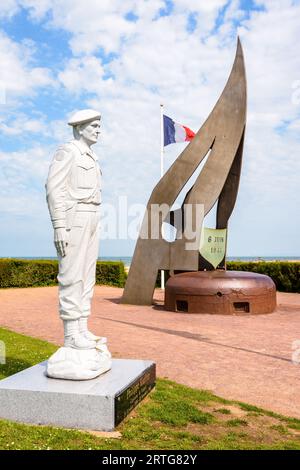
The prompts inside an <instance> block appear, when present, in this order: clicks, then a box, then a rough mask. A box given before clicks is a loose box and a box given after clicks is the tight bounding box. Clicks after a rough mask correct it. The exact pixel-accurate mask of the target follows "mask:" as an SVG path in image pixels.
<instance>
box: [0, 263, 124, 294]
mask: <svg viewBox="0 0 300 470" xmlns="http://www.w3.org/2000/svg"><path fill="white" fill-rule="evenodd" d="M57 274H58V262H57V261H56V260H21V259H11V258H7V259H6V258H2V259H0V288H5V287H38V286H54V285H56V284H57V279H56V278H57ZM125 280H126V273H125V270H124V263H122V262H121V261H98V262H97V268H96V283H97V284H107V285H110V286H117V287H123V286H124V285H125Z"/></svg>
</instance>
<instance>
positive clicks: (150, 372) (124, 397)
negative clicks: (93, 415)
mask: <svg viewBox="0 0 300 470" xmlns="http://www.w3.org/2000/svg"><path fill="white" fill-rule="evenodd" d="M155 378H156V372H155V364H152V365H151V366H150V367H149V368H148V369H147V370H146V371H145V372H144V374H143V375H141V376H140V377H139V378H138V379H137V380H135V381H134V382H133V383H132V384H131V385H130V386H129V387H128V388H126V390H124V391H123V392H121V393H120V394H119V395H117V396H116V397H115V426H117V425H118V424H119V423H120V422H121V421H122V420H123V419H124V418H125V417H126V416H127V415H128V413H130V411H131V410H133V409H134V408H135V407H136V405H137V404H138V403H139V402H140V401H142V400H143V398H145V396H146V395H147V394H148V393H149V392H150V390H152V388H153V387H154V386H155Z"/></svg>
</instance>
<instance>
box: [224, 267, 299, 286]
mask: <svg viewBox="0 0 300 470" xmlns="http://www.w3.org/2000/svg"><path fill="white" fill-rule="evenodd" d="M227 269H228V270H230V271H252V272H255V273H260V274H266V275H267V276H270V277H271V278H272V279H273V281H274V282H275V284H276V288H277V290H279V291H281V292H298V293H300V262H293V263H292V262H288V261H257V262H254V261H251V262H250V261H249V262H245V261H228V262H227Z"/></svg>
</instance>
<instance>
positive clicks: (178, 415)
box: [0, 328, 300, 450]
mask: <svg viewBox="0 0 300 470" xmlns="http://www.w3.org/2000/svg"><path fill="white" fill-rule="evenodd" d="M0 339H1V340H2V341H4V343H5V345H6V353H7V363H6V364H5V365H1V364H0V378H5V377H7V376H9V375H11V374H14V373H16V372H18V371H20V370H22V369H24V368H26V367H30V366H32V365H34V364H36V363H38V362H41V361H43V360H45V359H47V357H49V355H51V354H52V353H53V352H54V351H55V350H56V349H57V346H55V345H53V344H50V343H47V342H45V341H40V340H37V339H34V338H29V337H27V336H23V335H19V334H16V333H13V332H11V331H8V330H5V329H1V328H0ZM220 405H221V406H220ZM227 406H228V407H227ZM299 430H300V420H297V419H295V418H288V417H284V416H281V415H278V414H276V413H273V412H271V411H267V410H263V409H261V408H258V407H256V406H252V405H248V404H245V403H240V402H237V401H229V400H225V399H223V398H220V397H217V396H216V395H214V394H212V393H211V392H209V391H206V390H196V389H192V388H189V387H185V386H184V385H180V384H177V383H175V382H172V381H169V380H163V379H158V380H157V385H156V388H155V390H153V391H152V392H151V393H150V394H149V395H148V397H147V398H146V399H145V400H144V401H143V402H142V403H140V404H139V405H138V406H137V408H136V409H135V410H134V411H133V412H132V413H131V414H130V415H129V416H128V417H127V418H126V419H125V420H124V421H123V423H121V425H119V426H118V428H117V431H119V432H120V433H121V438H120V439H112V438H110V437H108V438H104V437H102V438H101V437H98V436H96V435H93V434H90V433H87V432H83V431H75V430H67V429H61V428H55V427H52V426H32V425H26V424H21V423H13V422H9V421H5V420H0V449H70V450H71V449H103V450H104V449H109V450H112V449H120V450H121V449H124V450H125V449H155V450H161V449H163V450H166V449H170V450H176V449H178V450H180V449H181V450H187V449H190V450H192V449H298V450H300V432H299Z"/></svg>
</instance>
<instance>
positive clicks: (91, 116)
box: [68, 109, 101, 126]
mask: <svg viewBox="0 0 300 470" xmlns="http://www.w3.org/2000/svg"><path fill="white" fill-rule="evenodd" d="M100 118H101V114H100V113H99V112H98V111H95V110H94V109H82V110H81V111H77V112H76V113H75V114H73V116H72V117H71V119H70V120H69V122H68V124H69V126H77V125H78V124H84V123H85V122H89V121H94V120H95V119H100Z"/></svg>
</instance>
